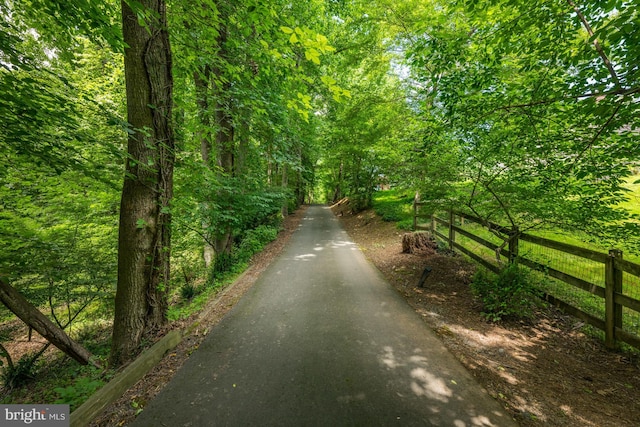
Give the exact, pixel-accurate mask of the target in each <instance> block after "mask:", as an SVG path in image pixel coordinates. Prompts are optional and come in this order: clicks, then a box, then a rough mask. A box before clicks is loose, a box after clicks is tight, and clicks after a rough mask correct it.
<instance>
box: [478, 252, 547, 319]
mask: <svg viewBox="0 0 640 427" xmlns="http://www.w3.org/2000/svg"><path fill="white" fill-rule="evenodd" d="M471 290H472V292H473V293H474V295H476V297H478V298H479V299H480V301H482V306H483V310H482V315H483V316H484V317H485V318H486V319H487V320H489V321H492V322H498V321H500V320H503V319H526V318H531V317H532V316H533V309H534V308H535V307H536V305H537V302H538V301H539V299H538V297H537V295H538V294H539V291H538V290H537V289H536V287H535V285H534V281H533V279H532V277H531V275H530V274H529V271H528V270H524V269H522V268H519V266H518V264H517V263H513V264H511V265H509V266H508V267H506V268H505V269H504V270H502V271H501V272H500V274H498V275H496V274H493V273H491V272H488V271H487V270H484V269H478V271H477V272H476V273H475V275H474V276H473V279H472V282H471Z"/></svg>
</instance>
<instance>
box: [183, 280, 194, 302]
mask: <svg viewBox="0 0 640 427" xmlns="http://www.w3.org/2000/svg"><path fill="white" fill-rule="evenodd" d="M196 293H197V292H196V287H195V286H194V285H193V283H191V282H189V283H185V284H184V285H182V286H181V287H180V297H182V299H183V300H184V301H191V299H192V298H193V297H195V296H196Z"/></svg>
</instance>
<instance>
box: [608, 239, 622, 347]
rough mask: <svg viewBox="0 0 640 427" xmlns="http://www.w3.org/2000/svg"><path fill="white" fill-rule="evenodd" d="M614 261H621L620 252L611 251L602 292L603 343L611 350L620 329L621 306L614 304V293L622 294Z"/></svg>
mask: <svg viewBox="0 0 640 427" xmlns="http://www.w3.org/2000/svg"><path fill="white" fill-rule="evenodd" d="M616 259H622V251H621V250H619V249H611V250H610V251H609V258H608V259H607V263H606V264H605V290H604V297H605V298H604V305H605V315H604V343H605V345H606V346H607V347H608V348H611V349H613V348H615V346H616V327H618V328H622V306H621V305H620V304H616V302H615V295H616V293H622V270H618V269H617V268H616V264H615V260H616Z"/></svg>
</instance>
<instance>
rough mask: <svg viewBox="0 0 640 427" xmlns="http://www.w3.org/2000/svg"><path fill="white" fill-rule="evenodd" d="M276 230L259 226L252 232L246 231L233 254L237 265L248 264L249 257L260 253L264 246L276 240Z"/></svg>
mask: <svg viewBox="0 0 640 427" xmlns="http://www.w3.org/2000/svg"><path fill="white" fill-rule="evenodd" d="M277 236H278V229H277V228H275V227H270V226H267V225H261V226H258V227H256V228H254V229H253V230H247V231H246V232H245V233H244V236H243V237H242V240H241V241H240V244H239V245H238V248H237V250H236V252H235V258H236V261H237V262H238V263H243V262H248V261H249V260H250V259H251V257H252V256H253V255H254V254H256V253H258V252H260V251H261V250H262V248H264V247H265V245H266V244H267V243H269V242H271V241H273V240H275V239H276V237H277Z"/></svg>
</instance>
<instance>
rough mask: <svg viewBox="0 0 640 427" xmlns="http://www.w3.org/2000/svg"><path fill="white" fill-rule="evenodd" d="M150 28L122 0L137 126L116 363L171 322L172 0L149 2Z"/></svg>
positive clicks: (123, 228)
mask: <svg viewBox="0 0 640 427" xmlns="http://www.w3.org/2000/svg"><path fill="white" fill-rule="evenodd" d="M140 3H141V6H142V7H143V8H144V9H145V10H147V11H150V12H151V14H150V15H151V16H153V18H149V19H148V21H147V22H146V26H141V25H140V24H139V22H138V16H137V15H136V13H135V12H134V11H133V10H132V9H131V8H130V7H129V5H128V3H127V2H126V1H123V2H122V22H123V35H124V41H125V43H126V45H127V48H126V49H125V60H124V65H125V81H126V88H127V118H128V122H129V125H130V127H131V132H130V133H129V137H128V157H127V161H126V173H125V179H124V186H123V189H122V198H121V203H120V228H119V238H118V288H117V292H116V302H115V303H116V305H115V318H114V325H113V341H112V348H111V361H112V363H114V364H116V365H118V364H121V363H123V362H125V361H127V360H129V359H130V358H131V357H133V356H134V354H135V352H136V350H137V347H138V345H139V343H140V340H141V338H142V336H143V334H144V333H145V332H148V331H152V330H155V329H157V328H160V327H162V326H164V324H165V323H166V310H167V284H168V281H169V273H170V269H169V258H170V238H171V236H170V221H171V215H170V211H169V203H170V200H171V198H172V196H173V163H174V158H175V152H174V139H173V131H172V129H171V109H172V90H173V77H172V74H171V48H170V45H169V35H168V31H167V23H166V7H165V3H164V0H141V2H140Z"/></svg>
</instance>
